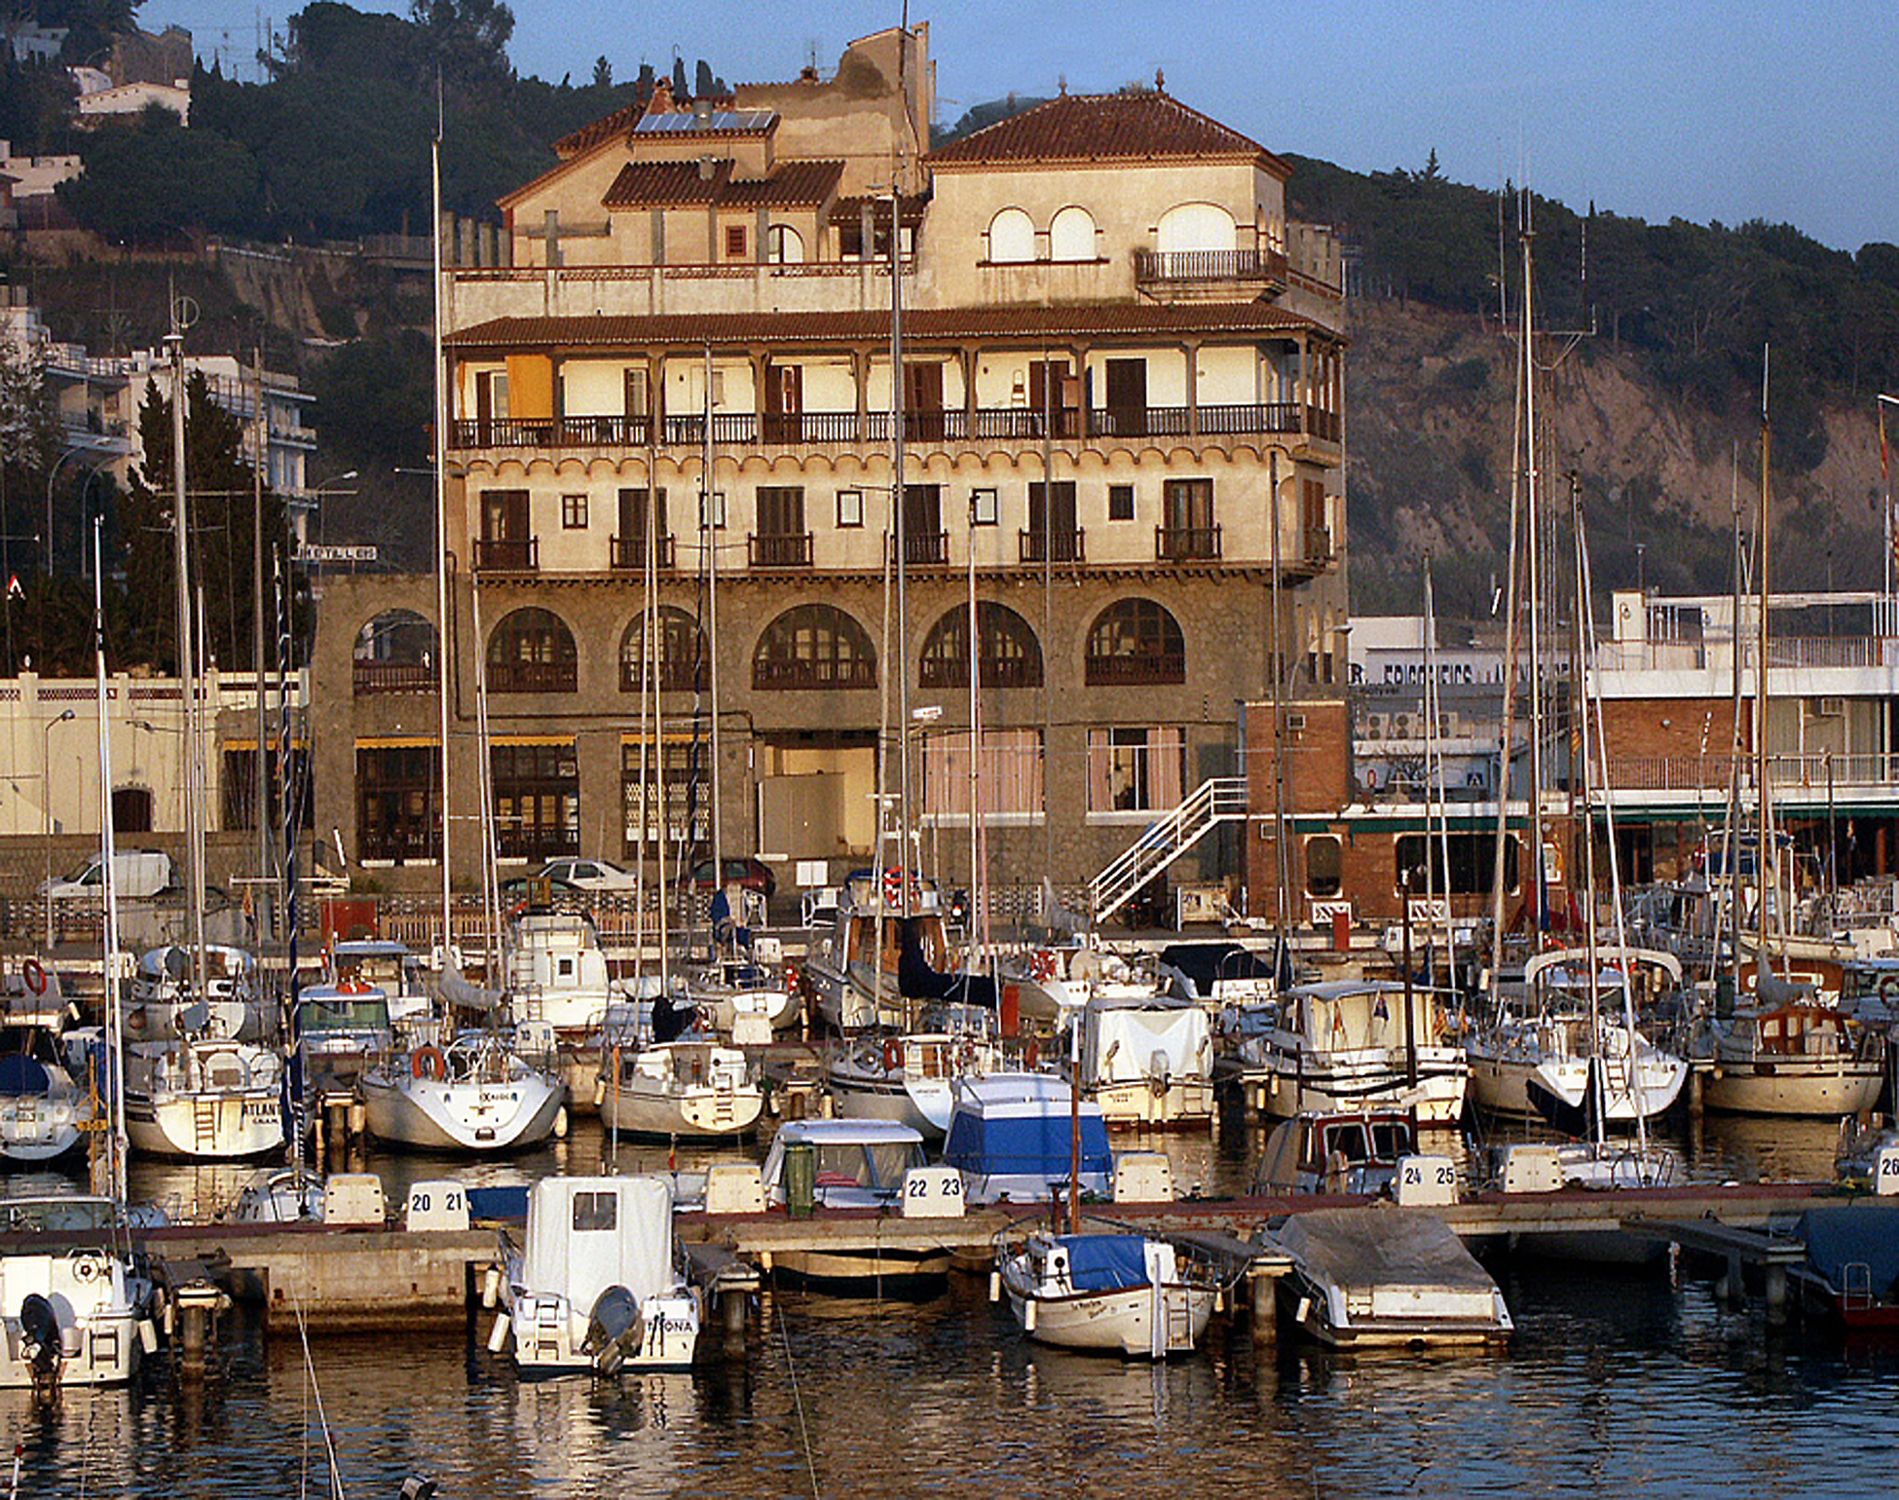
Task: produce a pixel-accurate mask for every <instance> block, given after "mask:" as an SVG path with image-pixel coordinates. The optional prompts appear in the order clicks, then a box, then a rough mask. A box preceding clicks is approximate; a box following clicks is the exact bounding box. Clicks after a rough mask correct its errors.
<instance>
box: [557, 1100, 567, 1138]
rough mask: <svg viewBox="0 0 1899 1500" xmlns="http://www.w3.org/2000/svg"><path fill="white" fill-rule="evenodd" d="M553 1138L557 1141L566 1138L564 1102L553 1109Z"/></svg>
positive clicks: (565, 1107)
mask: <svg viewBox="0 0 1899 1500" xmlns="http://www.w3.org/2000/svg"><path fill="white" fill-rule="evenodd" d="M554 1139H555V1140H557V1141H564V1140H566V1139H567V1106H566V1105H565V1104H563V1105H562V1106H561V1107H560V1108H559V1109H557V1110H555V1111H554Z"/></svg>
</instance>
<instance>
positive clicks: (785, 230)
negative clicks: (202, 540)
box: [186, 224, 804, 452]
mask: <svg viewBox="0 0 1899 1500" xmlns="http://www.w3.org/2000/svg"><path fill="white" fill-rule="evenodd" d="M765 259H766V260H768V261H770V262H771V263H772V264H773V265H774V266H801V265H803V264H804V236H803V235H801V234H799V233H798V231H797V230H795V229H793V228H792V227H791V226H790V225H789V224H774V225H772V226H771V228H769V229H767V230H766V231H765ZM186 451H187V452H189V451H190V450H189V449H187V450H186Z"/></svg>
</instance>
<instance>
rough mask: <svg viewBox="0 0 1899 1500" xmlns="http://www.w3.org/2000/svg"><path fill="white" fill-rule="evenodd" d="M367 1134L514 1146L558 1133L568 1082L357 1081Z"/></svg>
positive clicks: (403, 1141) (451, 1147)
mask: <svg viewBox="0 0 1899 1500" xmlns="http://www.w3.org/2000/svg"><path fill="white" fill-rule="evenodd" d="M356 1089H357V1093H358V1095H359V1096H360V1097H361V1098H362V1101H363V1109H364V1113H365V1115H366V1117H367V1123H368V1127H369V1133H370V1134H371V1135H373V1136H375V1137H376V1139H377V1140H379V1141H384V1142H387V1143H388V1144H390V1145H393V1146H407V1147H410V1148H412V1149H414V1150H419V1151H483V1152H487V1151H511V1150H515V1149H516V1148H519V1147H524V1146H534V1145H538V1144H540V1142H542V1141H544V1140H546V1139H547V1138H548V1137H549V1136H550V1135H552V1134H553V1133H554V1124H555V1119H556V1117H557V1116H558V1115H559V1113H560V1109H561V1105H562V1104H563V1103H564V1102H565V1100H566V1097H567V1090H566V1086H565V1085H564V1084H562V1083H560V1082H558V1081H557V1080H555V1079H553V1078H550V1077H547V1076H545V1075H542V1074H534V1075H531V1076H529V1077H526V1078H517V1079H512V1080H510V1081H508V1082H506V1083H498V1084H488V1083H473V1082H447V1081H444V1080H438V1079H432V1078H413V1077H402V1076H400V1075H398V1076H395V1077H393V1078H392V1077H391V1076H390V1074H389V1073H387V1072H385V1071H383V1070H381V1069H377V1070H373V1071H371V1072H368V1073H365V1074H364V1075H363V1076H362V1077H361V1078H360V1079H358V1080H357V1084H356Z"/></svg>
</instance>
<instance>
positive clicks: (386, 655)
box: [351, 609, 435, 698]
mask: <svg viewBox="0 0 1899 1500" xmlns="http://www.w3.org/2000/svg"><path fill="white" fill-rule="evenodd" d="M351 656H352V658H353V661H352V668H353V671H352V685H353V688H354V691H355V693H356V696H357V697H359V698H360V697H362V696H364V695H365V694H369V693H430V692H433V691H434V690H435V627H434V626H433V625H431V624H430V623H429V622H428V621H427V620H425V619H423V618H422V616H420V615H419V614H417V613H416V612H415V611H414V610H412V609H385V610H384V611H383V612H382V613H381V614H379V615H377V616H376V618H375V619H373V620H371V621H370V622H369V623H368V624H367V625H365V626H364V627H363V628H362V629H361V630H360V631H358V632H357V635H356V646H355V649H354V651H352V652H351Z"/></svg>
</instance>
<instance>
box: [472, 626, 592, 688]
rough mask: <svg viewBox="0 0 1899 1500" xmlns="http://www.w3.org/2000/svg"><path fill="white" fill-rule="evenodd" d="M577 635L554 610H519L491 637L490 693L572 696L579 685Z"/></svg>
mask: <svg viewBox="0 0 1899 1500" xmlns="http://www.w3.org/2000/svg"><path fill="white" fill-rule="evenodd" d="M578 660H579V658H578V653H577V652H576V651H575V650H574V633H573V632H572V631H571V630H569V629H568V628H567V626H566V624H565V623H564V622H563V621H562V620H561V617H560V616H559V615H557V614H554V613H553V612H552V611H551V610H545V609H517V610H516V611H515V612H514V613H513V614H511V615H508V616H506V617H504V618H503V619H502V621H501V623H500V624H499V625H497V626H495V628H494V634H492V635H491V636H489V637H488V691H489V692H491V693H571V692H573V691H574V689H575V687H576V686H577V682H576V678H577V675H578V671H579V668H578Z"/></svg>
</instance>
